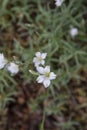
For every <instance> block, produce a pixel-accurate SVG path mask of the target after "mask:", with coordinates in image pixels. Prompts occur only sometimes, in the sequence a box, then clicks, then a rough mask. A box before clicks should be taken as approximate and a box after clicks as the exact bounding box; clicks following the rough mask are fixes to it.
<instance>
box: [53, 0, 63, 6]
mask: <svg viewBox="0 0 87 130" xmlns="http://www.w3.org/2000/svg"><path fill="white" fill-rule="evenodd" d="M63 1H64V0H55V5H56V6H57V7H60V6H61V5H62V3H63Z"/></svg>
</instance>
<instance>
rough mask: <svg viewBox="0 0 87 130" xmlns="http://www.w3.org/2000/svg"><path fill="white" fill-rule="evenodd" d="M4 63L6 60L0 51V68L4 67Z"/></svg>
mask: <svg viewBox="0 0 87 130" xmlns="http://www.w3.org/2000/svg"><path fill="white" fill-rule="evenodd" d="M6 63H7V60H6V59H5V57H4V55H3V54H2V53H0V69H2V68H4V66H5V65H6Z"/></svg>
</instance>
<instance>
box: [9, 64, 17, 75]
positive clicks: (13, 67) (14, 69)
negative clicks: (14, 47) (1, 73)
mask: <svg viewBox="0 0 87 130" xmlns="http://www.w3.org/2000/svg"><path fill="white" fill-rule="evenodd" d="M7 70H8V71H9V72H10V73H12V74H17V73H18V71H19V67H18V65H17V64H15V63H14V62H11V63H10V64H9V65H8V66H7Z"/></svg>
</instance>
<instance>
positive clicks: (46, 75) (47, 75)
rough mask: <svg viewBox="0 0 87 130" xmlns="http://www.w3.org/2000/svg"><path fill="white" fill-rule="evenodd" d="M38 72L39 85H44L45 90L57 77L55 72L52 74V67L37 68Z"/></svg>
mask: <svg viewBox="0 0 87 130" xmlns="http://www.w3.org/2000/svg"><path fill="white" fill-rule="evenodd" d="M37 71H38V72H39V76H38V78H37V82H38V83H43V84H44V86H45V88H47V87H48V86H49V85H50V83H51V82H50V80H53V79H55V78H56V75H55V74H54V72H50V66H46V67H45V68H43V67H37Z"/></svg>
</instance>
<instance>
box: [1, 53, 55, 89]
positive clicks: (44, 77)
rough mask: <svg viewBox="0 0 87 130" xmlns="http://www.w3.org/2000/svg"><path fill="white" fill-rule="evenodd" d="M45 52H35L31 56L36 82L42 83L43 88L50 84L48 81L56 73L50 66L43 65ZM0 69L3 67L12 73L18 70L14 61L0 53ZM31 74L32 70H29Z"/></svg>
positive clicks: (53, 77)
mask: <svg viewBox="0 0 87 130" xmlns="http://www.w3.org/2000/svg"><path fill="white" fill-rule="evenodd" d="M46 56H47V53H40V52H36V54H35V57H34V58H33V63H34V65H35V67H36V70H37V72H38V73H37V74H38V77H37V79H36V81H37V82H38V83H43V84H44V86H45V88H47V87H48V86H49V85H50V83H51V82H50V81H51V80H53V79H55V78H56V74H54V72H50V66H44V65H45V59H46ZM0 69H5V70H7V71H8V72H10V73H11V74H12V75H14V74H17V73H18V72H19V65H18V64H17V62H16V63H15V62H14V61H11V62H9V61H8V60H7V59H6V58H5V57H4V55H3V53H0ZM30 72H31V73H32V72H33V74H35V73H34V71H32V70H30Z"/></svg>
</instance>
